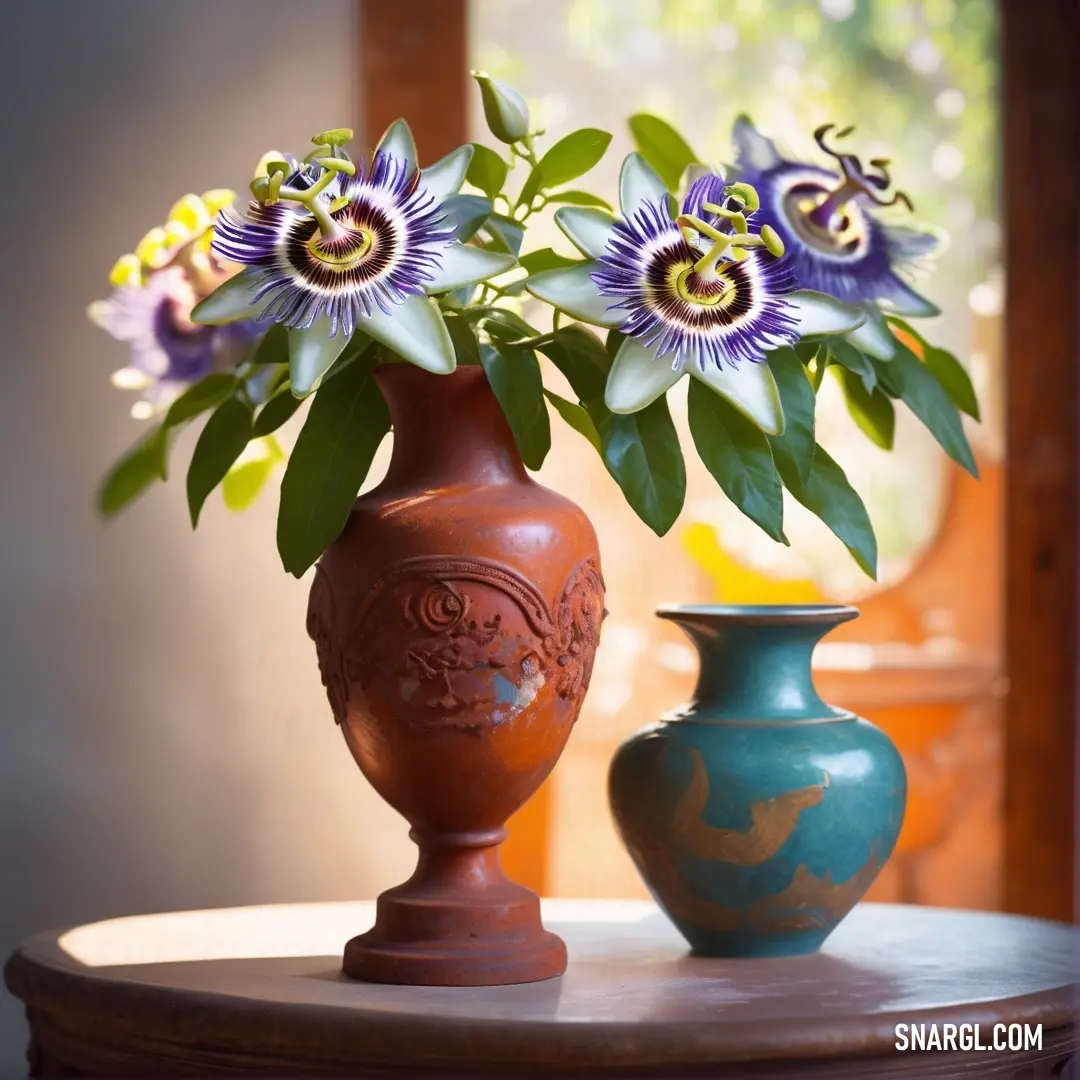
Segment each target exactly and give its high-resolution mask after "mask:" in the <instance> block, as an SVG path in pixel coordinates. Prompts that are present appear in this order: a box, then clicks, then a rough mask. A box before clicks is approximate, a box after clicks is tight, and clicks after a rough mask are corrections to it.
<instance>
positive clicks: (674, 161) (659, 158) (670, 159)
mask: <svg viewBox="0 0 1080 1080" xmlns="http://www.w3.org/2000/svg"><path fill="white" fill-rule="evenodd" d="M630 133H631V135H633V137H634V144H635V145H636V146H637V149H638V152H639V153H640V154H641V156H642V157H643V158H644V159H645V160H646V161H647V162H648V163H649V164H650V165H651V166H652V167H653V168H654V169H655V170H656V171H657V172H658V173H659V174H660V178H661V179H662V180H663V181H664V183H665V184H666V185H667V186H668V189H669V190H671V191H677V190H678V187H679V181H680V179H681V178H682V174H683V170H684V169H685V168H686V166H687V165H692V164H693V163H694V162H696V161H697V160H698V156H697V154H695V153H694V151H693V150H691V149H690V147H689V145H688V144H687V142H686V140H685V139H684V138H683V137H682V136H681V135H680V134H679V133H678V132H677V131H676V130H675V129H674V128H673V127H672V126H671V125H670V124H668V123H666V122H665V121H663V120H661V119H660V118H659V117H658V116H650V115H649V114H648V113H637V114H636V115H635V116H631V117H630Z"/></svg>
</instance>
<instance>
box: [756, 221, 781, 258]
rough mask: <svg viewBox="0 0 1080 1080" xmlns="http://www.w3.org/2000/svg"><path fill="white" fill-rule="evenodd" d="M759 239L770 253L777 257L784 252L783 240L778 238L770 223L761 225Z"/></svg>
mask: <svg viewBox="0 0 1080 1080" xmlns="http://www.w3.org/2000/svg"><path fill="white" fill-rule="evenodd" d="M761 241H762V243H763V244H764V245H765V250H766V251H767V252H768V253H769V254H770V255H775V256H776V257H777V258H779V257H780V256H781V255H783V254H784V241H783V240H781V239H780V236H779V234H778V233H777V231H776V230H775V229H774V228H773V227H772V226H771V225H762V226H761Z"/></svg>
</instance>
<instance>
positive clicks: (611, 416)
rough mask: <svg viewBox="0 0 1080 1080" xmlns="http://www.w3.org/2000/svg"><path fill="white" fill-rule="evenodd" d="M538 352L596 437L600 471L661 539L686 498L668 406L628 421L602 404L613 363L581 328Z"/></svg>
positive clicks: (661, 403) (563, 332)
mask: <svg viewBox="0 0 1080 1080" xmlns="http://www.w3.org/2000/svg"><path fill="white" fill-rule="evenodd" d="M616 340H621V335H620V337H619V338H618V339H616ZM536 347H537V348H538V349H539V350H540V351H541V352H542V353H543V354H544V355H545V356H546V357H547V358H548V359H549V360H551V362H552V363H553V364H554V365H555V366H556V367H557V368H558V369H559V370H560V371H561V372H562V374H563V375H564V376H565V377H566V380H567V382H569V383H570V386H571V387H572V388H573V390H574V393H575V394H577V396H578V400H579V401H580V402H581V405H582V407H583V408H584V409H585V412H586V413H587V414H588V417H589V419H590V420H591V421H592V424H593V426H594V427H595V428H596V431H597V434H598V435H599V437H600V456H601V457H602V458H603V461H604V465H605V466H606V467H607V470H608V472H609V473H611V475H612V477H614V479H615V482H616V483H617V484H618V485H619V487H620V488H621V489H622V491H623V494H624V495H625V496H626V501H627V502H628V503H629V504H630V506H631V507H632V508H633V510H634V512H635V513H636V514H637V515H638V517H640V518H641V520H642V521H644V522H645V524H646V525H648V526H649V528H651V529H652V530H653V531H654V532H655V533H657V534H658V535H659V536H663V535H664V533H666V532H667V531H668V529H670V528H671V526H672V525H673V524H674V523H675V520H676V519H677V518H678V516H679V513H680V511H681V510H682V505H683V500H684V499H685V497H686V466H685V464H684V462H683V456H682V450H681V449H680V448H679V436H678V433H677V432H676V430H675V425H674V424H673V423H672V420H671V414H670V412H668V407H667V400H666V399H665V398H663V397H661V398H658V399H657V400H656V401H654V402H653V403H652V404H651V405H648V406H646V407H645V408H644V409H642V410H640V411H639V412H636V413H632V414H629V415H621V414H616V413H613V412H611V411H610V410H609V409H608V408H607V406H606V405H605V404H604V387H605V386H606V384H607V376H608V371H609V370H610V369H611V357H610V356H609V355H608V350H607V348H606V347H605V345H604V343H603V342H602V341H601V340H600V339H599V338H598V337H597V336H596V335H595V334H593V333H591V332H590V331H588V330H586V329H585V328H584V327H582V326H576V325H575V326H565V327H562V328H560V329H559V330H557V331H556V332H555V333H554V334H552V335H551V336H550V338H547V339H544V340H542V341H540V342H538V343H537V346H536ZM549 400H550V399H549ZM590 441H591V440H590Z"/></svg>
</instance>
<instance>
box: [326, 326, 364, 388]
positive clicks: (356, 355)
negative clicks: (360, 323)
mask: <svg viewBox="0 0 1080 1080" xmlns="http://www.w3.org/2000/svg"><path fill="white" fill-rule="evenodd" d="M373 345H374V342H373V341H372V339H371V338H369V337H368V336H367V334H365V333H364V332H363V331H362V330H354V331H353V336H352V337H351V338H350V339H349V344H348V345H346V346H345V348H344V349H343V350H342V353H341V355H340V356H339V357H338V358H337V359H336V360H335V361H334V362H333V364H331V366H330V370H329V371H328V372H327V373H326V374H325V375H324V376H323V377H322V382H321V383H320V386H325V385H326V384H327V383H328V382H329V381H330V380H331V379H333V378H334V377H335V376H337V375H340V374H341V373H342V372H343V371H344V370H345V369H346V368H347V367H348V366H349V365H350V364H355V363H356V361H357V360H359V359H360V357H361V356H363V355H364V354H365V353H366V352H367V350H368V349H370V348H371V347H372V346H373Z"/></svg>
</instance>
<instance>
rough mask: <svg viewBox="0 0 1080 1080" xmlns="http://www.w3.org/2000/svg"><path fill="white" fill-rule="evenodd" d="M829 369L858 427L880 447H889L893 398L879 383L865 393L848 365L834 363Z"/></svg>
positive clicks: (893, 426)
mask: <svg viewBox="0 0 1080 1080" xmlns="http://www.w3.org/2000/svg"><path fill="white" fill-rule="evenodd" d="M832 371H833V374H835V375H836V377H837V378H838V379H839V380H840V385H841V387H842V388H843V390H844V401H845V402H846V403H847V409H848V412H849V413H850V414H851V419H852V420H854V421H855V423H856V424H857V425H858V426H859V430H860V431H862V432H863V434H865V435H866V436H867V437H868V438H869V439H870V441H871V442H873V443H875V444H876V445H878V446H880V447H881V449H882V450H891V449H892V448H893V440H894V437H895V434H896V410H895V409H894V408H893V403H892V401H891V400H890V399H889V397H888V396H887V395H886V394H884V393H883V392H882V391H881V389H880V388H878V387H875V388H874V390H873V391H872V392H871V393H867V392H866V387H865V386H864V385H863V382H862V380H861V379H860V378H859V377H858V375H856V374H855V373H854V372H851V371H848V370H847V368H845V367H840V366H834V367H833V369H832Z"/></svg>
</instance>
